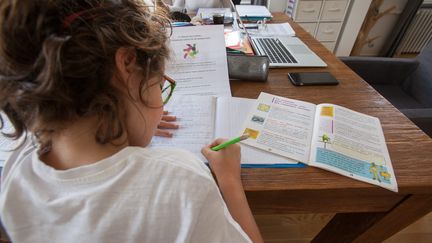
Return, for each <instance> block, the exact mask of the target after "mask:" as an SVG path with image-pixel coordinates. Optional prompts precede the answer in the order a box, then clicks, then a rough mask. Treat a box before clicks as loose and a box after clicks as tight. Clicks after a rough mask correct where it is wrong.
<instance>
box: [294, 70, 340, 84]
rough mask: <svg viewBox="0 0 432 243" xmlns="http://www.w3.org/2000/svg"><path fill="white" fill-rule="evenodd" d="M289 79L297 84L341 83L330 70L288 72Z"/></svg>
mask: <svg viewBox="0 0 432 243" xmlns="http://www.w3.org/2000/svg"><path fill="white" fill-rule="evenodd" d="M288 79H289V80H290V81H291V83H293V84H294V85H296V86H306V85H337V84H339V81H338V80H337V79H336V78H335V77H334V76H333V75H331V73H329V72H312V73H311V72H303V73H288Z"/></svg>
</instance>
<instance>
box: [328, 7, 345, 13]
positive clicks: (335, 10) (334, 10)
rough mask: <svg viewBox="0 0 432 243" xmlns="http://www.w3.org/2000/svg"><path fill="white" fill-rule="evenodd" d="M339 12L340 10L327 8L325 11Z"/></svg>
mask: <svg viewBox="0 0 432 243" xmlns="http://www.w3.org/2000/svg"><path fill="white" fill-rule="evenodd" d="M341 10H342V9H340V8H329V9H328V10H327V11H329V12H339V11H341Z"/></svg>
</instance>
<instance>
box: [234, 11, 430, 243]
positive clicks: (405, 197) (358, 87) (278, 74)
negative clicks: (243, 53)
mask: <svg viewBox="0 0 432 243" xmlns="http://www.w3.org/2000/svg"><path fill="white" fill-rule="evenodd" d="M274 17H275V18H274V19H275V20H276V21H274V22H284V21H285V22H286V21H289V20H288V17H287V16H286V15H284V14H282V13H277V14H274ZM289 22H290V21H289ZM290 23H291V24H292V26H293V28H294V30H295V31H296V33H297V36H299V37H300V38H301V39H302V40H303V41H304V42H305V43H306V44H307V45H308V46H309V48H311V49H312V50H313V51H314V52H315V53H316V54H317V55H319V56H320V57H321V58H322V59H323V60H324V61H325V62H326V63H327V64H328V67H326V68H284V69H271V71H270V74H269V77H268V81H267V82H266V83H254V82H247V81H234V80H232V81H231V89H232V95H233V96H237V97H248V98H257V97H258V95H259V93H260V92H261V91H264V92H268V93H271V94H275V95H280V96H284V97H288V98H293V99H299V100H304V101H308V102H312V103H315V104H318V103H322V102H328V103H333V104H337V105H341V106H344V107H347V108H349V109H352V110H355V111H358V112H362V113H365V114H368V115H372V116H375V117H378V118H379V119H380V121H381V124H382V126H383V130H384V135H385V138H386V142H387V146H388V150H389V153H390V157H391V160H392V163H393V168H394V172H395V174H396V180H397V182H398V185H399V193H394V192H391V191H388V190H386V189H383V188H380V187H378V186H374V185H370V184H367V183H363V182H360V181H357V180H353V179H350V178H347V177H344V176H340V175H337V174H335V173H331V172H327V171H324V170H321V169H318V168H313V167H308V168H287V169H275V168H262V169H257V168H250V169H242V180H243V183H244V188H245V190H246V194H247V197H248V200H249V203H250V206H251V208H252V211H253V212H254V214H257V215H258V214H290V213H336V215H335V217H333V219H332V220H331V221H330V222H329V223H328V224H327V225H326V226H325V227H324V228H323V229H322V230H321V232H320V233H319V234H318V235H317V236H316V237H315V239H314V240H313V242H381V241H383V240H385V239H387V238H389V237H390V236H392V235H393V234H395V233H397V232H398V231H400V230H401V229H403V228H405V227H406V226H408V225H409V224H411V223H413V222H414V221H416V220H417V219H419V218H420V217H422V216H424V215H425V214H427V213H428V212H430V211H432V139H431V138H429V137H428V136H427V135H425V134H424V133H423V132H422V131H421V130H420V129H419V128H417V127H416V126H415V125H414V124H413V123H412V122H411V121H410V120H409V119H408V118H406V117H405V116H404V115H403V114H402V113H400V112H399V111H398V110H397V109H396V108H395V107H393V105H391V104H390V103H389V102H388V101H387V100H386V99H385V98H383V97H382V96H381V95H380V94H379V93H378V92H376V91H375V90H374V89H373V88H372V87H371V86H369V85H368V84H367V83H366V82H365V81H364V80H362V79H361V78H360V77H359V76H358V75H357V74H355V73H354V72H353V71H352V70H351V69H349V68H348V67H347V66H345V65H344V64H343V63H342V62H341V61H339V60H338V59H337V57H335V56H334V55H333V54H332V53H331V52H329V51H328V50H327V49H326V48H325V47H324V46H323V45H321V44H320V43H319V42H318V41H317V40H315V39H314V38H313V37H312V36H310V35H309V34H308V33H307V32H305V31H304V30H303V29H301V27H299V26H298V25H297V24H295V23H292V22H290ZM294 71H329V72H331V73H332V74H333V75H334V76H335V77H336V78H337V79H338V80H339V81H340V84H339V85H337V86H311V87H296V86H293V85H292V84H291V83H290V82H289V81H288V79H287V73H288V72H294Z"/></svg>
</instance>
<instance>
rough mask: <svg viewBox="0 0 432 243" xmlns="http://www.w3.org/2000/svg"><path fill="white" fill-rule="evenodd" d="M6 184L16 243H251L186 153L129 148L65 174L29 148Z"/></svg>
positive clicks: (10, 168) (4, 204) (2, 202)
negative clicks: (46, 162)
mask: <svg viewBox="0 0 432 243" xmlns="http://www.w3.org/2000/svg"><path fill="white" fill-rule="evenodd" d="M1 179H2V182H1V195H0V209H1V221H2V223H3V225H4V227H5V229H6V231H7V232H8V234H9V237H10V238H11V240H12V241H13V242H32V243H34V242H62V243H65V242H80V243H83V242H92V243H94V242H116V243H117V242H250V239H249V238H248V236H247V235H246V234H245V233H244V231H243V230H242V229H241V227H240V226H239V225H238V224H237V223H236V222H235V221H234V220H233V218H232V217H231V215H230V214H229V212H228V209H227V207H226V205H225V203H224V201H223V199H222V196H221V194H220V192H219V190H218V187H217V185H216V183H215V181H214V180H213V178H212V176H211V173H210V171H209V169H208V168H207V167H206V165H205V164H204V163H203V162H201V161H199V160H198V159H197V158H196V157H194V156H193V155H192V154H190V153H188V152H185V151H181V150H168V149H166V150H162V149H149V148H138V147H127V148H125V149H123V150H121V151H120V152H118V153H117V154H115V155H113V156H111V157H109V158H106V159H104V160H101V161H99V162H97V163H94V164H91V165H86V166H81V167H77V168H73V169H69V170H63V171H60V170H55V169H53V168H52V167H50V166H48V165H46V164H44V163H43V162H41V161H40V160H39V158H38V156H37V152H36V149H35V148H33V147H26V148H24V149H22V151H21V152H20V153H14V154H13V155H12V156H11V158H10V159H9V160H8V161H7V162H6V166H5V168H4V170H3V175H2V177H1Z"/></svg>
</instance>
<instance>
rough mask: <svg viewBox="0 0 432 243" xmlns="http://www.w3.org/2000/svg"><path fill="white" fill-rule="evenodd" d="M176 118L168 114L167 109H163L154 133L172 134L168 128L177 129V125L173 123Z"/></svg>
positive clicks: (161, 134)
mask: <svg viewBox="0 0 432 243" xmlns="http://www.w3.org/2000/svg"><path fill="white" fill-rule="evenodd" d="M176 120H177V117H175V116H169V115H168V111H164V113H163V115H162V119H161V121H160V122H159V125H158V129H157V130H156V134H155V135H156V136H159V137H169V138H170V137H172V135H173V134H172V132H171V131H170V130H168V129H177V128H178V127H179V126H178V124H176V123H174V121H176Z"/></svg>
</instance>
